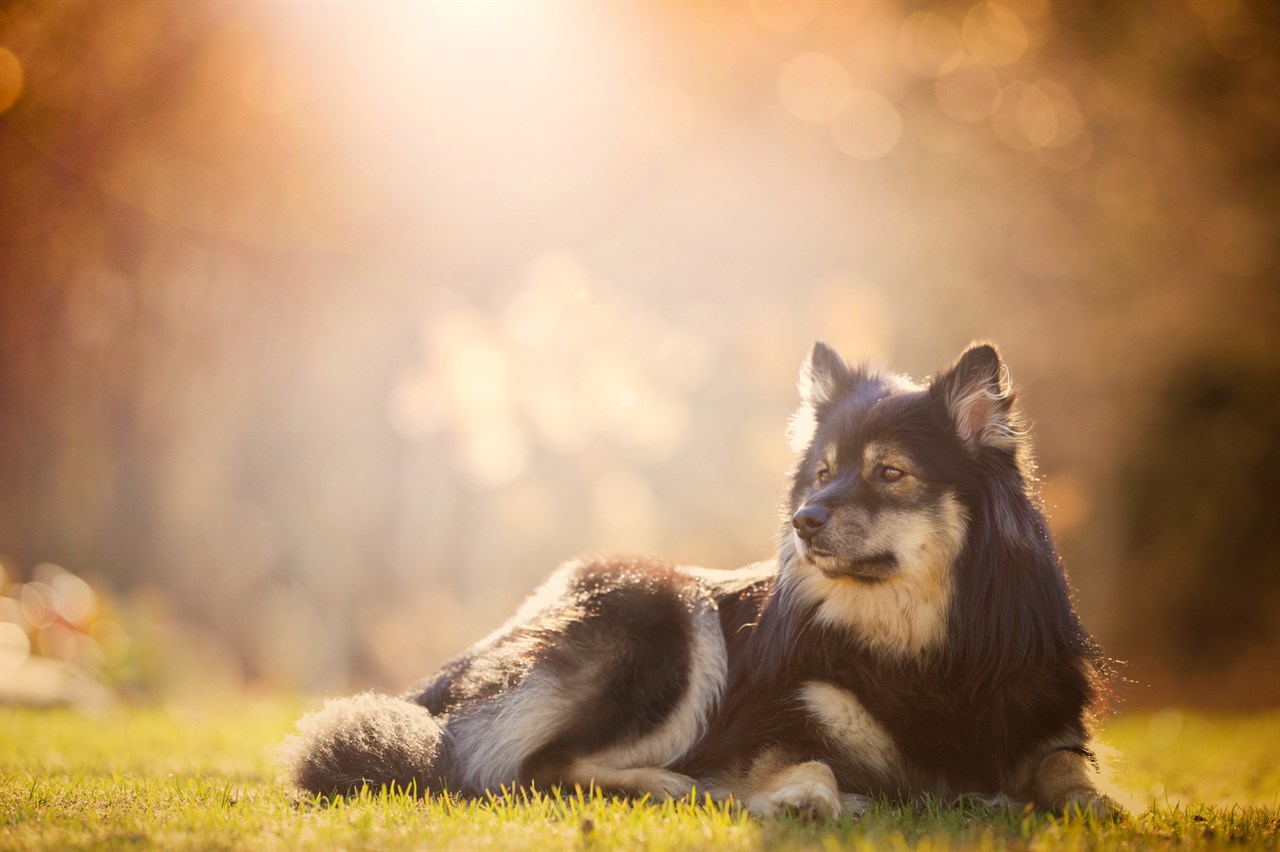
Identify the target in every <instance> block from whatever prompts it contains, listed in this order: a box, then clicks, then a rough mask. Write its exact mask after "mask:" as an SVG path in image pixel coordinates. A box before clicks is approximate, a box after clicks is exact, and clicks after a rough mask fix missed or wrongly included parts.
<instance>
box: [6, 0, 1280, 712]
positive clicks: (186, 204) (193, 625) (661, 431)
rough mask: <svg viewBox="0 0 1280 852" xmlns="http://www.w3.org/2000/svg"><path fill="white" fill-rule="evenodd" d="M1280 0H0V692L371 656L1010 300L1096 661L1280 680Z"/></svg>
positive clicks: (750, 480)
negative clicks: (822, 369)
mask: <svg viewBox="0 0 1280 852" xmlns="http://www.w3.org/2000/svg"><path fill="white" fill-rule="evenodd" d="M1278 36H1280V6H1278V5H1276V4H1274V3H1264V2H1260V0H1185V2H1184V0H1168V2H1158V3H1157V2H1149V3H1142V2H1132V3H1103V2H1098V3H1078V2H1065V0H1058V1H1057V2H1050V0H995V1H994V2H985V1H984V2H943V3H927V2H906V1H905V0H904V2H883V3H854V2H849V3H838V2H825V3H824V2H816V1H815V0H776V2H775V1H774V0H760V1H759V2H757V0H752V2H714V3H712V2H701V3H693V2H630V3H628V2H525V0H515V2H498V0H494V2H484V0H477V1H476V2H408V0H406V2H395V3H391V2H387V3H378V2H366V3H361V2H339V1H338V0H334V2H323V3H322V2H283V0H281V2H212V0H183V2H178V0H173V2H164V1H163V0H147V2H115V0H95V2H88V0H80V1H79V2H63V1H62V0H17V2H7V3H6V4H4V5H3V6H2V7H0V554H3V556H2V557H0V564H2V565H3V569H2V571H0V586H2V589H0V591H3V598H0V697H3V698H5V699H6V700H25V701H46V702H47V701H59V700H75V701H81V702H93V701H102V700H107V699H106V698H105V697H104V696H106V695H109V694H118V693H119V692H122V691H123V692H124V693H126V694H133V695H137V696H142V697H146V696H157V695H159V696H167V695H179V694H181V695H202V694H206V693H211V692H214V691H218V690H222V691H226V690H228V688H240V687H250V688H263V689H279V688H283V689H300V690H305V691H310V692H317V693H319V692H329V693H336V692H340V691H343V690H348V689H352V688H355V687H362V686H374V687H378V688H384V689H400V688H403V687H406V686H408V685H409V683H410V682H411V681H413V680H415V679H417V678H418V677H420V676H422V675H424V674H425V673H427V672H428V671H429V670H431V669H432V668H433V667H434V666H436V665H438V664H439V663H441V662H442V661H444V660H445V659H447V658H448V657H449V656H451V655H453V654H454V653H456V652H458V651H459V650H461V649H463V648H465V647H466V646H467V645H468V644H469V643H471V642H472V641H474V640H476V639H477V638H479V637H481V636H482V635H484V634H486V633H487V632H488V631H489V630H490V629H492V628H493V627H494V626H495V625H496V624H498V623H499V622H500V621H501V620H502V619H504V618H505V617H506V616H507V615H508V614H509V613H510V612H511V611H512V609H513V607H514V606H515V605H516V604H517V602H518V601H519V600H521V599H522V598H523V597H524V595H525V594H527V593H528V591H530V590H531V589H532V587H533V586H534V585H535V584H536V583H537V582H538V580H539V578H541V577H542V576H543V575H544V574H546V573H547V572H548V570H549V569H551V568H552V567H553V566H554V565H556V564H557V563H558V562H560V561H561V560H563V559H566V558H568V557H571V556H573V555H576V554H580V553H583V552H592V551H604V550H607V551H621V552H629V553H652V554H659V555H662V556H665V557H668V558H671V559H674V560H678V561H682V562H689V563H698V564H704V565H710V566H715V567H724V568H729V567H736V566H738V565H740V564H743V563H746V562H749V561H754V560H757V559H761V558H765V557H768V556H769V555H770V554H771V553H772V549H773V539H774V534H775V531H776V529H777V528H778V510H777V507H778V505H779V503H780V500H781V497H782V493H783V477H784V476H785V473H786V469H787V466H788V464H789V456H788V452H787V449H786V443H785V440H784V437H783V433H784V429H785V425H786V420H787V416H788V413H789V411H790V409H791V407H792V405H793V404H794V402H795V390H794V383H795V376H796V372H797V369H798V367H799V364H800V361H801V359H802V358H803V356H804V355H805V353H806V351H807V349H808V347H809V345H810V344H811V342H812V341H813V340H814V339H815V338H822V339H825V340H827V341H828V342H830V343H832V344H833V345H834V346H836V347H837V348H838V349H839V350H840V351H841V352H842V353H844V354H845V355H846V357H848V358H850V359H851V360H855V361H856V360H863V359H868V360H870V361H872V362H883V363H886V364H888V365H890V366H891V367H893V368H894V369H897V370H900V371H903V372H907V373H909V374H911V375H913V376H914V377H916V378H917V379H922V378H927V377H928V376H930V375H931V374H932V373H933V372H934V371H935V370H937V369H938V368H940V367H943V366H945V365H947V364H948V363H949V362H950V361H951V360H952V359H953V358H955V356H956V355H957V354H958V353H959V352H960V351H961V349H962V348H963V346H964V345H965V344H967V343H968V342H969V341H970V340H971V339H974V338H989V339H993V340H995V341H997V342H998V343H999V345H1000V346H1001V348H1002V350H1003V352H1004V354H1005V356H1006V358H1007V360H1008V362H1009V364H1010V366H1011V368H1012V370H1013V373H1014V377H1015V381H1017V382H1018V383H1019V384H1020V386H1021V388H1022V392H1021V399H1022V402H1023V405H1024V407H1025V410H1026V413H1027V415H1028V416H1029V418H1030V419H1031V420H1032V421H1034V423H1035V429H1036V436H1037V445H1038V453H1039V461H1040V473H1041V475H1042V477H1043V492H1044V498H1045V502H1046V505H1047V506H1048V508H1049V512H1050V515H1051V522H1052V525H1053V527H1054V529H1055V531H1056V534H1057V536H1058V542H1059V545H1060V549H1061V551H1062V552H1063V555H1064V558H1065V560H1066V563H1067V566H1068V569H1069V572H1070V575H1071V578H1072V582H1073V585H1074V587H1075V589H1076V593H1077V596H1078V602H1079V606H1080V609H1081V612H1082V615H1083V617H1084V619H1085V621H1086V623H1087V624H1088V626H1089V627H1090V628H1091V629H1092V630H1093V631H1094V632H1095V633H1096V634H1097V636H1098V637H1099V638H1100V639H1101V641H1102V642H1103V644H1104V647H1105V649H1106V650H1107V652H1108V653H1109V654H1110V655H1111V656H1113V657H1115V658H1117V659H1119V660H1123V661H1125V665H1123V666H1121V673H1122V675H1123V676H1124V678H1125V681H1124V682H1123V683H1122V684H1121V685H1120V689H1119V692H1120V694H1121V696H1122V698H1123V700H1124V706H1128V707H1141V706H1149V705H1157V706H1158V705H1161V704H1163V703H1168V702H1186V703H1191V704H1197V705H1208V706H1233V707H1242V706H1258V705H1264V704H1274V703H1280V673H1278V672H1280V667H1277V666H1276V662H1277V660H1278V659H1280V534H1278V533H1277V529H1280V524H1277V518H1280V511H1278V509H1280V500H1278V499H1277V493H1280V448H1278V443H1277V435H1280V358H1278V357H1277V356H1278V355H1280V335H1278V334H1277V332H1278V330H1280V288H1278V287H1277V283H1278V282H1277V273H1276V269H1277V264H1278V262H1280V251H1278V250H1277V247H1278V246H1280V239H1278V237H1280V234H1277V230H1278V229H1280V228H1278V225H1277V223H1278V222H1280V216H1278V214H1280V195H1278V190H1280V144H1278V142H1277V140H1280V98H1277V95H1276V93H1277V91H1278V88H1277V87H1278V86H1280V51H1278V50H1277V38H1278Z"/></svg>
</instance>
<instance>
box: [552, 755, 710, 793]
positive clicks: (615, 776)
mask: <svg viewBox="0 0 1280 852" xmlns="http://www.w3.org/2000/svg"><path fill="white" fill-rule="evenodd" d="M559 783H560V784H561V785H568V786H573V785H575V784H576V785H578V786H580V787H582V788H583V789H586V788H587V787H588V786H590V785H595V786H596V787H597V788H599V789H601V790H605V791H609V792H617V793H622V794H623V795H626V796H631V797H634V798H640V797H641V796H646V795H647V796H649V797H651V798H653V799H657V800H659V801H665V800H668V799H683V798H686V797H688V795H689V794H690V793H692V792H693V788H694V784H695V782H694V780H693V779H692V778H690V777H689V776H688V775H681V774H680V773H679V772H672V771H670V770H668V769H662V768H659V767H657V766H643V767H636V768H631V769H618V768H616V767H612V766H606V765H604V764H599V763H593V762H591V761H590V760H575V761H574V762H573V763H572V764H570V766H569V767H568V769H566V770H565V771H564V772H563V773H562V774H561V776H560V779H559Z"/></svg>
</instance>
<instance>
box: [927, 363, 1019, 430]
mask: <svg viewBox="0 0 1280 852" xmlns="http://www.w3.org/2000/svg"><path fill="white" fill-rule="evenodd" d="M929 392H930V393H931V394H932V395H933V396H934V398H935V399H936V400H937V401H938V402H939V403H940V404H941V405H942V406H944V408H945V409H946V412H947V414H948V415H949V416H950V418H951V425H952V426H953V428H954V429H955V430H956V435H958V436H959V437H960V440H961V441H963V442H964V445H965V446H966V447H968V448H969V449H970V450H972V451H974V452H977V451H978V450H979V449H981V448H983V447H992V448H997V449H1004V450H1010V451H1014V450H1016V449H1017V447H1018V441H1019V440H1020V439H1021V437H1022V435H1023V430H1022V428H1021V425H1020V424H1019V422H1018V417H1017V411H1016V410H1015V409H1014V406H1013V387H1012V385H1011V384H1010V380H1009V368H1008V367H1006V366H1005V364H1004V361H1003V360H1001V358H1000V353H999V352H998V351H996V348H995V346H993V345H991V344H990V343H972V344H970V345H969V348H968V349H966V350H965V351H964V354H962V355H961V356H960V358H959V360H957V361H956V363H955V365H954V366H952V367H951V369H950V370H947V371H945V372H943V373H939V374H938V376H937V378H935V379H934V381H933V383H932V385H930V388H929Z"/></svg>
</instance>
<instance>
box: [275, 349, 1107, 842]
mask: <svg viewBox="0 0 1280 852" xmlns="http://www.w3.org/2000/svg"><path fill="white" fill-rule="evenodd" d="M799 390H800V406H799V408H798V410H797V411H796V412H795V414H794V415H793V417H792V419H791V421H790V424H789V427H788V436H789V439H790V442H791V445H792V447H793V449H794V450H795V452H796V453H797V458H796V462H795V464H794V467H793V470H792V473H791V482H790V487H789V492H788V495H787V499H786V507H785V510H784V512H783V523H782V529H781V535H780V536H779V540H778V548H777V554H776V557H775V558H774V559H773V560H771V561H768V562H762V563H758V564H756V565H751V566H748V567H746V568H743V569H740V570H737V571H715V570H707V569H699V568H690V567H683V566H676V565H669V564H663V563H660V562H656V561H648V560H637V559H591V560H582V561H577V562H572V563H569V564H567V565H565V566H563V567H561V568H560V569H559V570H558V571H557V572H555V573H554V574H553V575H552V576H551V578H550V579H549V580H548V581H547V583H546V584H545V585H543V586H542V587H541V588H540V589H539V590H538V591H537V592H535V593H534V594H533V595H532V596H531V597H530V598H529V599H528V600H527V601H526V602H525V603H524V605H523V606H522V607H521V608H520V610H519V612H517V613H516V615H515V616H514V617H513V618H512V619H511V620H510V621H508V622H507V623H506V624H505V625H503V626H502V627H501V628H499V629H498V630H496V631H495V632H494V633H492V634H491V635H490V636H488V637H487V638H485V639H483V640H481V641H480V642H479V643H477V644H476V645H475V646H473V647H472V648H471V649H470V650H468V651H466V652H465V653H463V654H462V655H461V656H459V657H457V658H456V659H454V660H452V661H451V662H449V663H447V664H446V665H445V666H444V667H443V668H442V669H440V671H438V672H437V673H436V674H434V675H432V676H431V677H429V678H428V679H427V680H426V681H425V682H424V683H422V684H420V685H419V686H418V687H417V688H415V689H413V690H411V691H410V692H408V693H407V694H405V695H402V696H400V697H391V696H386V695H376V694H371V693H366V694H363V695H357V696H354V697H351V698H345V699H338V700H332V701H329V702H328V703H327V704H326V705H325V706H324V707H323V708H322V709H320V710H319V711H316V712H314V713H312V714H310V715H308V716H305V717H303V719H302V720H301V721H300V722H299V723H298V730H297V732H296V733H295V734H294V735H293V736H291V737H290V738H289V739H288V740H287V741H286V742H285V744H284V746H282V749H281V756H282V759H283V762H284V764H285V766H286V767H287V770H288V772H289V774H290V776H291V779H292V781H293V783H294V784H296V785H297V786H298V787H299V788H301V789H302V790H304V791H307V792H309V793H313V794H324V795H349V794H352V793H355V792H358V791H359V790H360V789H361V788H362V787H364V786H365V785H370V786H372V787H375V788H376V787H378V786H384V785H391V786H396V787H400V788H406V789H412V790H416V791H417V792H418V793H419V794H424V793H431V792H441V791H446V790H447V791H449V792H451V793H456V794H461V795H464V796H478V795H483V794H485V793H488V792H496V791H499V790H502V789H508V790H510V789H519V788H524V789H528V788H530V787H539V788H549V787H553V786H556V785H559V786H562V787H564V786H567V787H574V786H575V785H576V786H580V787H583V788H592V787H594V788H595V789H598V790H602V791H606V792H612V793H616V794H620V795H625V796H630V797H643V796H646V795H647V796H651V797H655V798H662V799H667V798H680V797H685V796H688V795H690V794H691V793H692V792H694V791H695V789H696V790H697V791H699V792H707V793H710V794H711V795H713V796H715V797H717V798H729V797H732V798H733V799H734V800H735V801H737V802H739V803H741V804H743V805H745V807H746V808H747V809H748V811H750V812H752V813H754V814H759V815H763V816H772V815H778V814H784V813H791V814H795V815H800V816H806V817H812V818H816V819H831V818H835V817H838V816H839V815H840V814H842V813H850V812H851V813H857V812H858V811H860V810H862V809H865V807H866V805H867V803H868V802H869V801H871V799H872V798H874V797H881V798H886V799H888V800H891V801H897V802H913V801H920V800H922V799H924V798H926V797H934V798H936V799H941V800H944V801H951V800H955V799H956V798H957V797H962V796H966V795H971V796H981V797H983V798H984V799H987V800H988V801H991V800H998V801H1001V802H1006V803H1008V802H1012V803H1018V804H1022V803H1034V805H1035V806H1037V807H1039V808H1042V809H1047V810H1052V811H1057V812H1066V811H1069V810H1072V809H1077V810H1082V811H1089V812H1092V813H1094V814H1096V815H1098V816H1112V815H1116V814H1118V813H1119V807H1118V806H1117V805H1116V804H1115V803H1114V802H1113V801H1112V800H1111V799H1110V798H1108V797H1107V796H1106V795H1105V794H1104V793H1103V792H1101V791H1100V787H1099V783H1100V782H1099V778H1100V767H1099V760H1098V757H1097V750H1096V748H1095V745H1094V742H1093V739H1092V734H1091V720H1092V717H1093V713H1094V708H1095V707H1096V705H1097V704H1098V701H1099V698H1100V696H1101V695H1102V694H1103V693H1104V691H1105V684H1106V674H1105V669H1106V666H1105V661H1104V660H1103V658H1102V657H1101V654H1100V652H1099V649H1098V647H1097V646H1096V644H1095V643H1094V641H1093V640H1092V639H1091V638H1090V636H1089V634H1088V633H1087V632H1086V631H1085V629H1084V627H1083V626H1082V624H1081V622H1080V620H1079V618H1078V616H1077V614H1076V612H1075V610H1074V608H1073V606H1072V602H1071V596H1070V592H1069V589H1068V585H1067V580H1066V576H1065V574H1064V571H1063V569H1062V566H1061V564H1060V561H1059V558H1058V555H1057V553H1056V551H1055V549H1054V546H1053V544H1052V542H1051V539H1050V535H1049V530H1048V526H1047V524H1046V522H1045V519H1044V516H1043V514H1042V512H1041V510H1040V509H1039V508H1038V501H1037V498H1036V496H1035V492H1034V481H1033V477H1032V471H1033V462H1032V458H1031V452H1030V447H1029V442H1028V435H1027V430H1026V427H1025V426H1024V425H1023V422H1022V420H1021V418H1020V415H1019V412H1018V410H1017V408H1016V406H1015V404H1014V393H1013V389H1012V387H1011V385H1010V378H1009V372H1008V370H1007V368H1006V366H1005V364H1004V362H1003V360H1002V359H1001V356H1000V355H999V353H998V352H997V350H996V348H995V347H994V346H992V345H990V344H985V343H976V344H973V345H971V346H970V347H968V348H967V349H966V350H965V351H964V353H963V354H962V355H961V356H960V357H959V359H958V360H957V361H956V362H955V363H954V364H953V365H952V366H951V367H950V368H949V369H946V370H944V371H941V372H940V373H939V374H938V375H936V376H935V377H934V378H933V380H932V381H930V382H929V383H927V384H926V385H923V386H922V385H917V384H914V383H913V382H911V381H910V380H909V379H907V378H905V377H903V376H899V375H895V374H892V373H888V372H885V371H879V370H874V369H870V368H868V367H865V366H864V367H860V368H851V367H850V366H849V365H847V364H846V363H845V362H844V361H843V360H842V359H841V358H840V356H839V355H837V354H836V353H835V352H834V351H833V350H832V349H830V348H829V347H827V346H826V345H825V344H823V343H820V342H819V343H817V344H815V345H814V347H813V349H812V351H811V352H810V354H809V356H808V358H807V359H806V361H805V363H804V365H803V367H802V369H801V375H800V381H799Z"/></svg>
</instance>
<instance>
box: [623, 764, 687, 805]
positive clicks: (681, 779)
mask: <svg viewBox="0 0 1280 852" xmlns="http://www.w3.org/2000/svg"><path fill="white" fill-rule="evenodd" d="M643 772H644V775H643V776H641V778H639V779H637V780H638V783H637V784H636V789H637V790H638V792H640V793H642V794H644V793H647V794H649V795H650V796H651V797H653V798H654V799H659V800H662V799H685V798H688V797H689V794H690V793H692V792H693V787H694V783H695V782H694V780H693V779H692V778H690V777H689V776H688V775H681V774H680V773H679V772H669V771H667V770H666V769H645V770H643Z"/></svg>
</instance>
